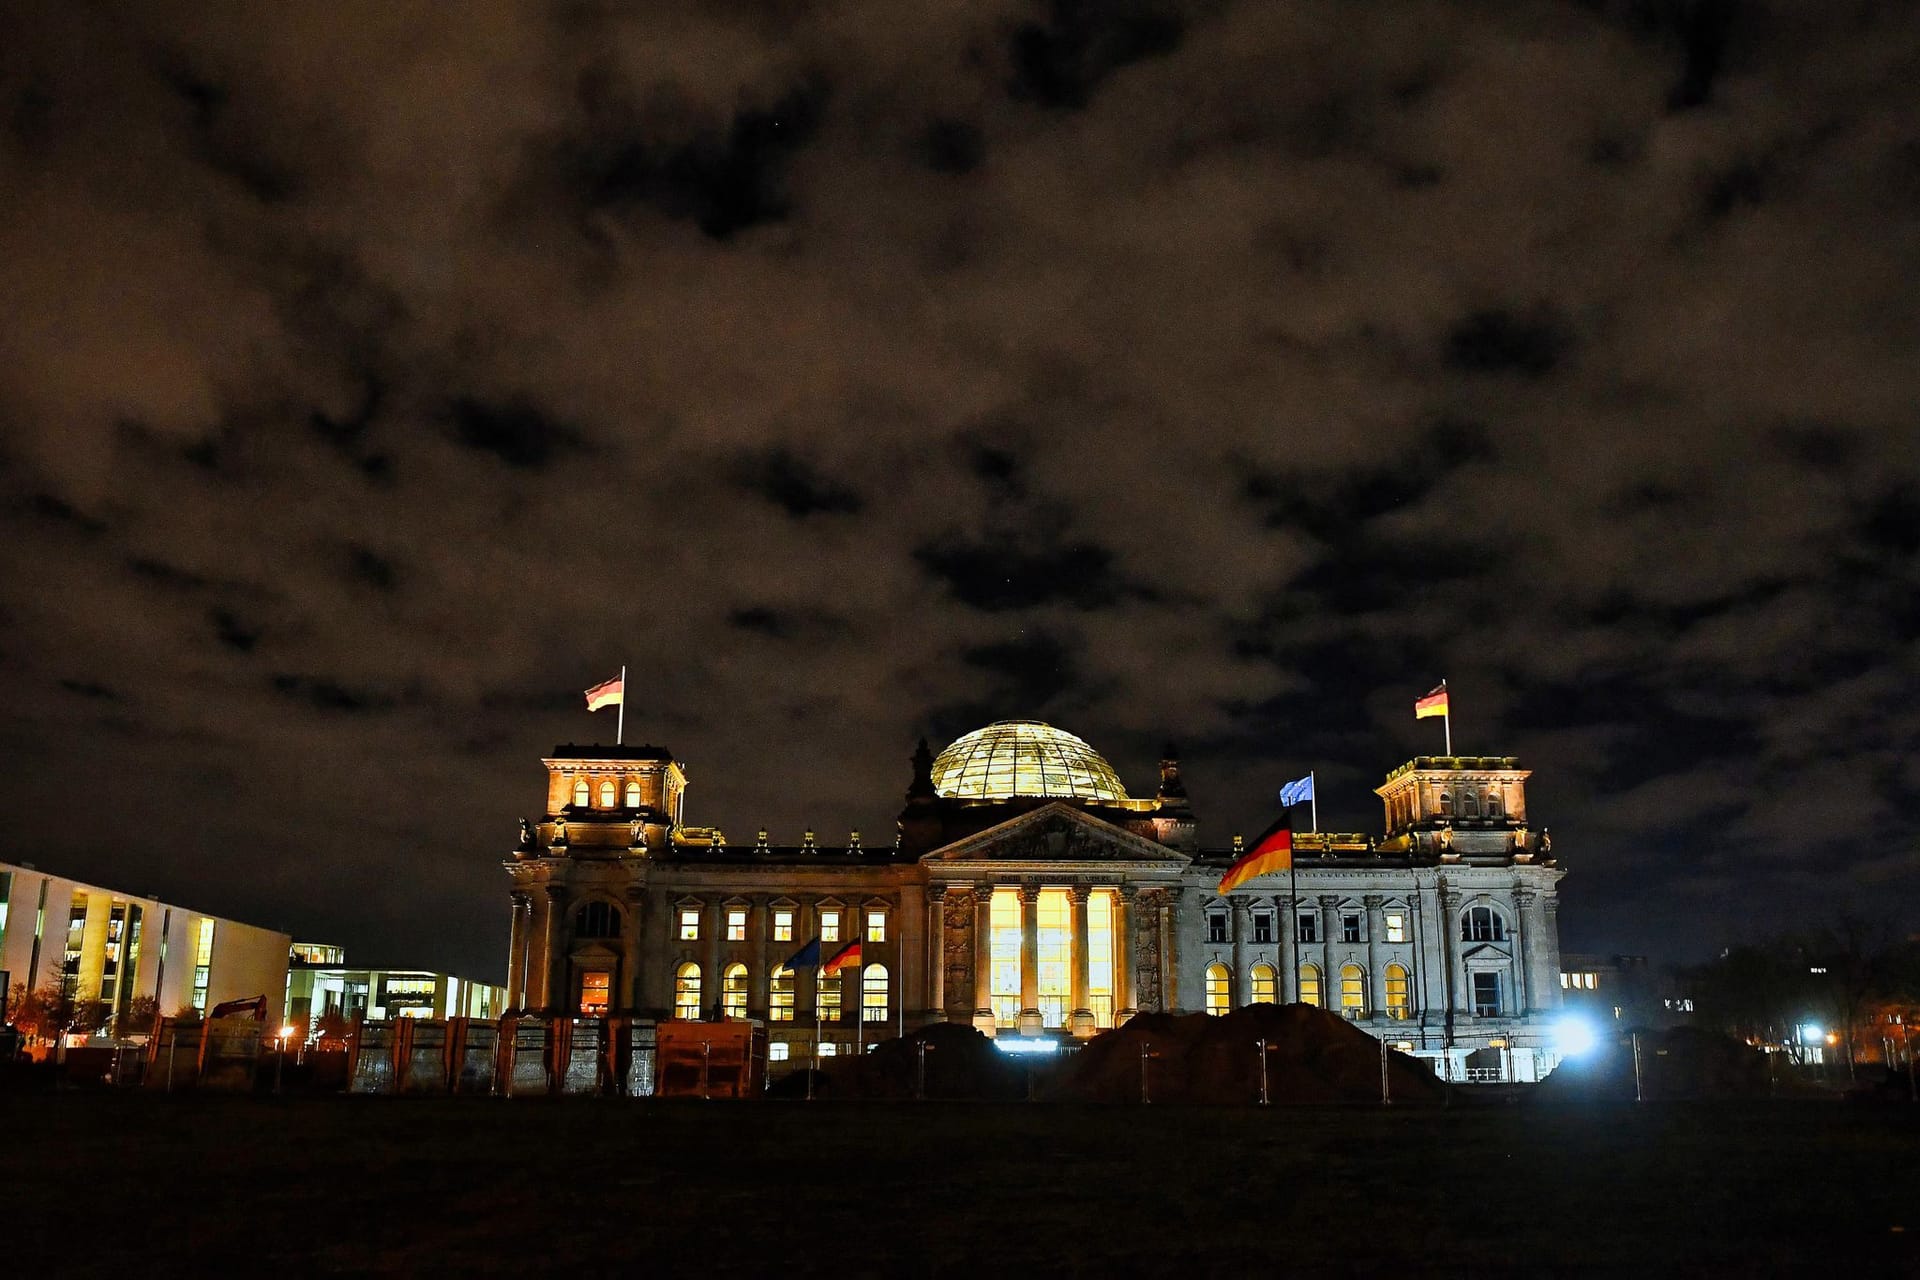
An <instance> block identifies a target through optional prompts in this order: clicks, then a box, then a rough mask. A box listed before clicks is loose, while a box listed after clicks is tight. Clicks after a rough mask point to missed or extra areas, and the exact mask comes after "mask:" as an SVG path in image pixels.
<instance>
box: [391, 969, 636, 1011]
mask: <svg viewBox="0 0 1920 1280" xmlns="http://www.w3.org/2000/svg"><path fill="white" fill-rule="evenodd" d="M612 987H613V975H612V974H610V973H608V972H606V971H605V970H604V969H596V970H593V971H592V972H590V973H583V974H581V975H580V1016H581V1017H583V1018H599V1017H603V1016H605V1014H606V1012H607V1003H608V995H609V994H610V992H611V990H612ZM388 990H389V991H391V990H392V985H391V984H389V985H388Z"/></svg>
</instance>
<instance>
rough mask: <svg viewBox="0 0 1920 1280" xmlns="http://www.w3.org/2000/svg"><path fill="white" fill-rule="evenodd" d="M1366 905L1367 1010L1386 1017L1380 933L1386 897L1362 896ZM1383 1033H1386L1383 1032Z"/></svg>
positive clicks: (1374, 894)
mask: <svg viewBox="0 0 1920 1280" xmlns="http://www.w3.org/2000/svg"><path fill="white" fill-rule="evenodd" d="M1360 901H1361V902H1362V903H1364V904H1365V907H1366V913H1367V914H1366V925H1365V927H1366V930H1367V1012H1368V1013H1369V1014H1371V1015H1374V1016H1378V1017H1385V1016H1386V1012H1387V975H1386V974H1385V973H1383V972H1381V969H1380V934H1381V931H1382V929H1383V928H1384V922H1383V921H1382V920H1381V918H1380V917H1381V912H1380V907H1381V904H1382V903H1384V902H1386V898H1384V897H1383V896H1381V895H1380V894H1377V893H1369V894H1364V895H1362V896H1361V899H1360ZM1381 1034H1382V1035H1385V1034H1386V1033H1385V1032H1384V1031H1383V1032H1381Z"/></svg>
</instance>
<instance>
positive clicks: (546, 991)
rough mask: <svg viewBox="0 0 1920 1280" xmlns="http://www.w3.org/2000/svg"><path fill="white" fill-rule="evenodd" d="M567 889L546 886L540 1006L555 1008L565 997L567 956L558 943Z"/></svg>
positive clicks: (551, 1009) (547, 1008)
mask: <svg viewBox="0 0 1920 1280" xmlns="http://www.w3.org/2000/svg"><path fill="white" fill-rule="evenodd" d="M566 905H567V891H566V890H565V889H564V888H562V887H561V886H560V885H557V884H550V885H548V886H547V957H546V958H547V963H546V964H545V966H543V967H544V968H545V969H546V974H545V981H544V982H543V983H542V984H541V988H540V1007H541V1008H542V1009H545V1010H547V1011H549V1012H552V1011H553V1010H555V1009H557V1008H558V1007H559V1006H560V1004H561V1002H563V1001H564V1000H565V999H566V998H567V997H566V985H567V968H566V965H567V957H566V955H565V954H564V948H563V947H562V946H561V944H560V926H561V919H562V917H564V916H565V914H566Z"/></svg>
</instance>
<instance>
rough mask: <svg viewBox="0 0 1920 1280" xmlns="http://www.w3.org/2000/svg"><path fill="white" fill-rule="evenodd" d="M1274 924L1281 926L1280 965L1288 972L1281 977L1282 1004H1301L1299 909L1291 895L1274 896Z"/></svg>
mask: <svg viewBox="0 0 1920 1280" xmlns="http://www.w3.org/2000/svg"><path fill="white" fill-rule="evenodd" d="M1273 909H1274V914H1275V917H1276V919H1275V921H1274V923H1276V924H1278V925H1279V926H1280V964H1281V967H1282V968H1284V969H1285V970H1286V972H1285V973H1283V974H1282V975H1281V977H1280V992H1279V998H1280V1002H1281V1003H1282V1004H1298V1003H1300V920H1299V908H1298V907H1296V906H1295V905H1294V901H1293V897H1292V895H1291V894H1281V893H1276V894H1274V895H1273Z"/></svg>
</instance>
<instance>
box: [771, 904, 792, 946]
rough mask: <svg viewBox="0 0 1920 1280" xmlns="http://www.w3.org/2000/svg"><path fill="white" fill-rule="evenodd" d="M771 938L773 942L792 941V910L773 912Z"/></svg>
mask: <svg viewBox="0 0 1920 1280" xmlns="http://www.w3.org/2000/svg"><path fill="white" fill-rule="evenodd" d="M773 940H774V941H775V942H792V941H793V912H791V911H776V912H774V913H773Z"/></svg>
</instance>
